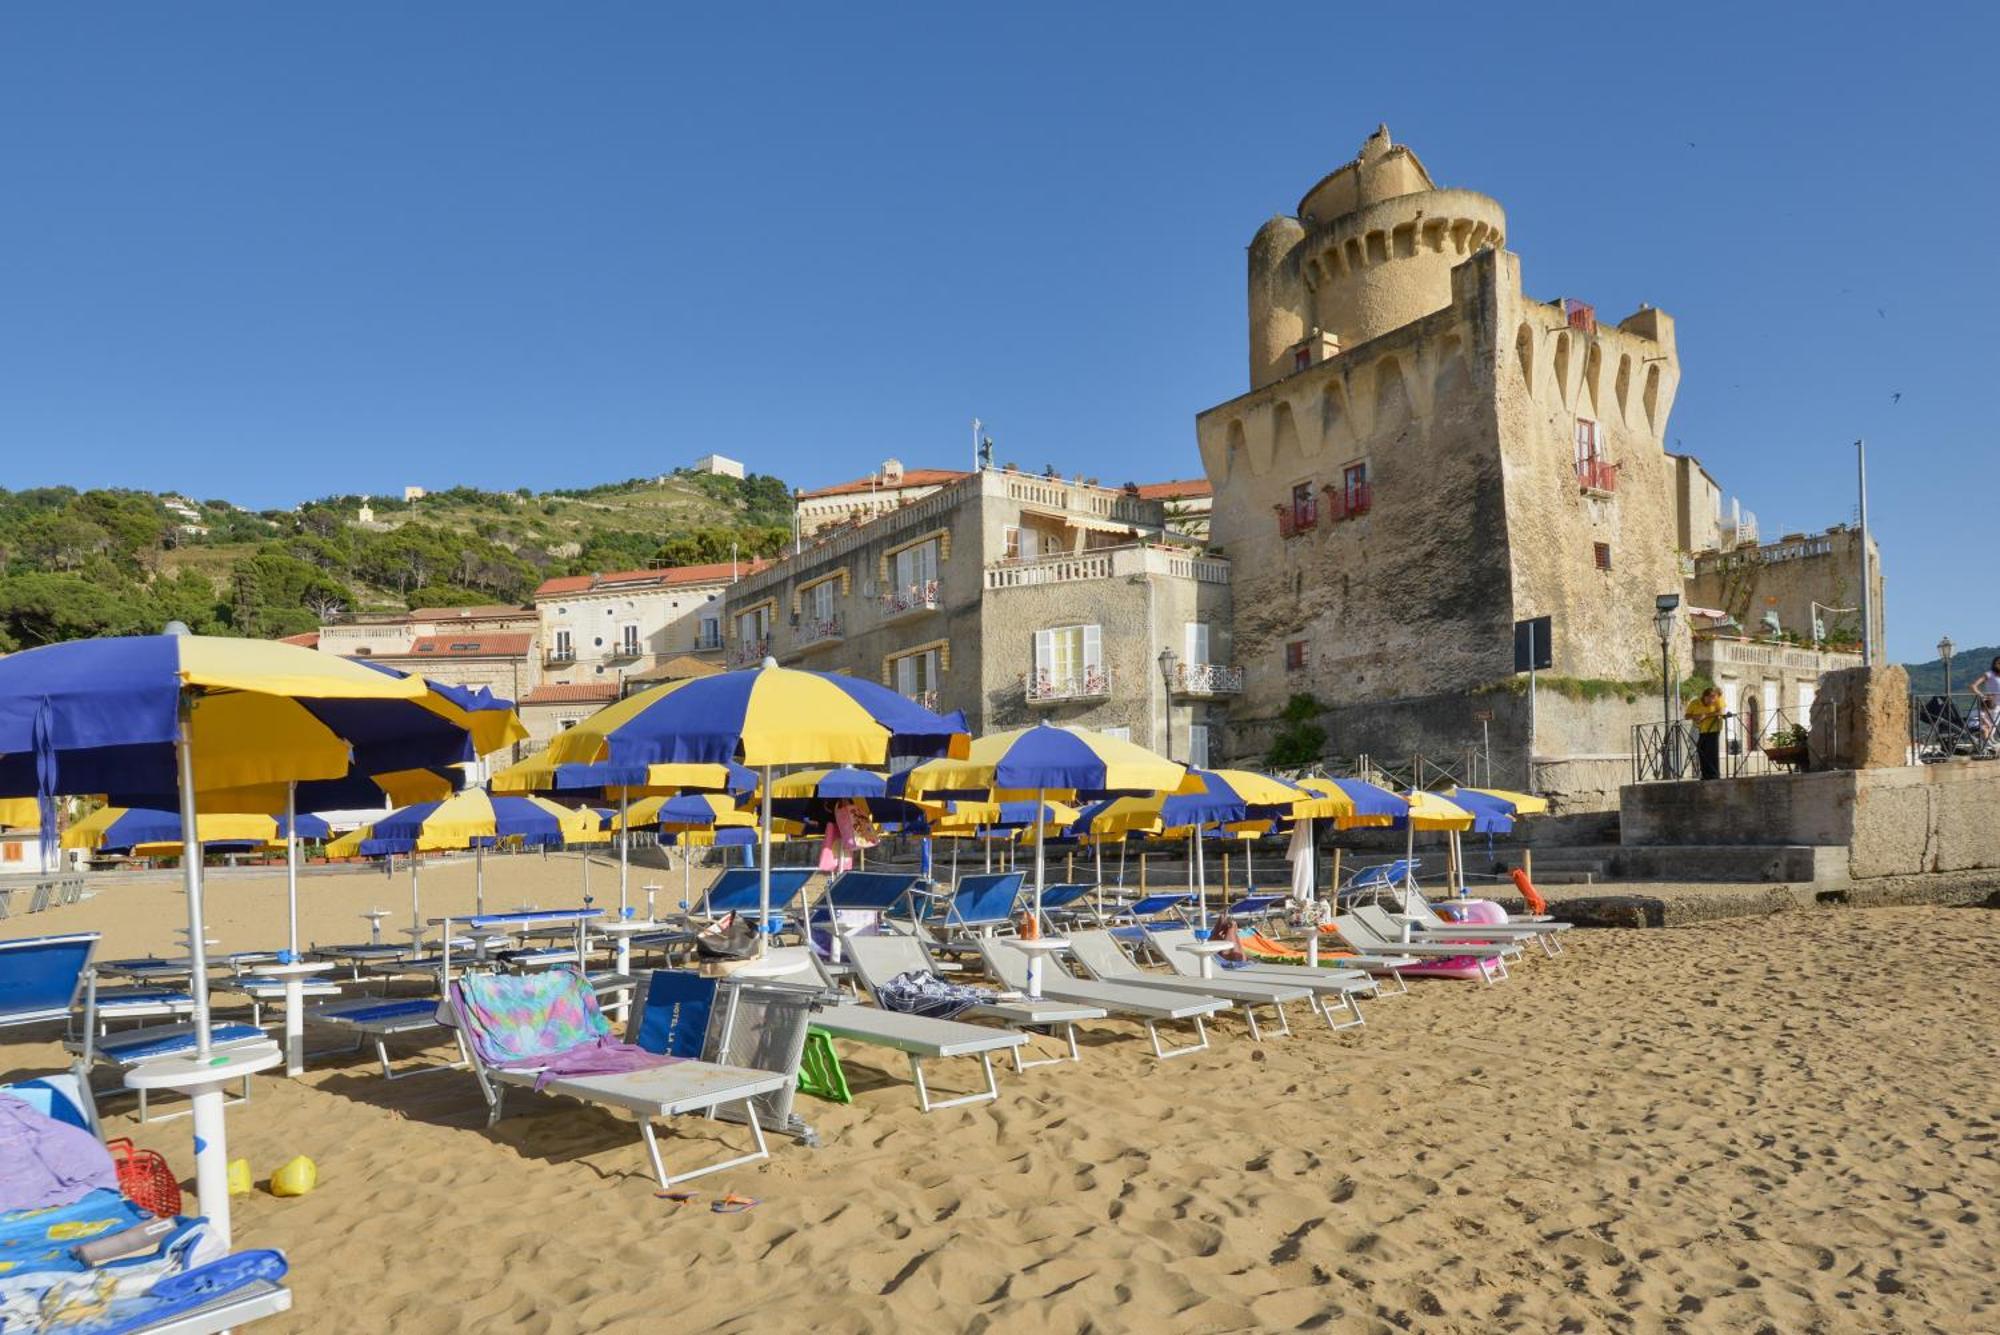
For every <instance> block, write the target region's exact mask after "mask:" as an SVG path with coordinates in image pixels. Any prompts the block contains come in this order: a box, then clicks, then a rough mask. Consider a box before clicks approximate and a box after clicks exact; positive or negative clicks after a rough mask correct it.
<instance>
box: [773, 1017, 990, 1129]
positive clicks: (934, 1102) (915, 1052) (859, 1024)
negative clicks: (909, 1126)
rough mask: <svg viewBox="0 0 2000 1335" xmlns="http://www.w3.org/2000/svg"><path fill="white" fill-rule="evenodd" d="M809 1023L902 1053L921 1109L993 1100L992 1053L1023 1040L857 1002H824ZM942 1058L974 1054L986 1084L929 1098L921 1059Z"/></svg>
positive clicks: (979, 1027)
mask: <svg viewBox="0 0 2000 1335" xmlns="http://www.w3.org/2000/svg"><path fill="white" fill-rule="evenodd" d="M813 1024H814V1025H815V1026H816V1027H818V1028H820V1029H824V1030H825V1031H826V1032H827V1033H829V1034H831V1035H833V1037H835V1038H845V1039H851V1040H853V1041H855V1042H858V1043H869V1044H873V1045H875V1046H876V1047H886V1048H895V1049H896V1050H898V1051H899V1052H902V1053H903V1054H904V1055H906V1056H907V1057H908V1058H909V1059H910V1078H911V1079H912V1081H914V1082H915V1084H916V1087H917V1107H918V1108H919V1109H921V1110H922V1111H924V1112H933V1111H935V1110H937V1109H939V1108H956V1107H958V1106H960V1105H961V1104H966V1103H989V1102H991V1101H992V1100H994V1099H997V1098H999V1097H1000V1087H999V1084H998V1083H997V1082H996V1081H995V1079H994V1076H993V1054H994V1053H996V1052H1004V1051H1008V1050H1011V1049H1014V1048H1019V1047H1021V1046H1023V1045H1024V1044H1026V1043H1027V1041H1028V1036H1027V1035H1026V1034H1023V1033H1020V1032H1018V1031H1016V1030H1012V1029H994V1028H991V1027H990V1026H987V1025H983V1024H965V1023H962V1022H960V1021H958V1020H933V1019H931V1018H929V1017H928V1016H923V1015H908V1014H905V1013H904V1012H902V1011H885V1010H882V1009H880V1008H879V1007H875V1006H864V1005H861V1004H860V1003H858V1002H853V1003H849V1004H847V1005H841V1006H828V1007H827V1008H826V1009H825V1010H822V1011H819V1012H818V1013H816V1014H815V1015H814V1016H813ZM944 1057H977V1058H978V1059H979V1065H980V1069H981V1070H982V1071H983V1072H984V1073H985V1076H986V1087H985V1088H984V1089H982V1090H976V1091H974V1092H973V1093H970V1094H959V1095H956V1096H954V1097H952V1098H948V1099H933V1098H931V1095H930V1088H929V1086H927V1085H926V1084H925V1083H924V1063H925V1062H926V1061H931V1060H935V1059H938V1058H944Z"/></svg>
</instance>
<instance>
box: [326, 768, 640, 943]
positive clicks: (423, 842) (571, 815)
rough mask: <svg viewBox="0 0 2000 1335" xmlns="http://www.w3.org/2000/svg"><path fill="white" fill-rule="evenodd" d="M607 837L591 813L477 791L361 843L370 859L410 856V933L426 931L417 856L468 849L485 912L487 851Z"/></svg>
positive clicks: (412, 812) (478, 904) (380, 824)
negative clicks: (507, 843)
mask: <svg viewBox="0 0 2000 1335" xmlns="http://www.w3.org/2000/svg"><path fill="white" fill-rule="evenodd" d="M608 838H609V836H607V835H606V834H605V833H604V832H603V823H602V820H601V818H600V817H599V816H598V814H597V813H596V812H595V811H592V810H590V809H589V808H581V809H574V810H573V809H571V808H569V807H564V806H558V805H557V804H556V803H554V802H551V801H549V800H547V799H546V798H541V797H495V796H493V795H492V794H491V793H489V792H487V791H486V790H485V789H483V788H473V789H469V790H467V791H466V792H463V793H460V794H458V795H457V796H456V797H450V798H446V799H445V800H444V801H442V802H419V803H417V804H415V805H414V806H408V807H404V808H403V809H402V810H401V811H395V812H391V813H390V814H389V815H387V816H384V817H383V818H382V819H380V820H378V821H376V822H374V823H373V824H372V825H371V826H370V827H369V831H368V834H367V836H366V837H365V838H363V839H362V840H360V842H359V851H360V852H361V853H362V854H363V855H364V856H367V857H389V856H393V855H395V854H397V853H408V854H410V927H411V930H412V931H413V932H418V933H421V931H422V930H423V926H424V922H423V911H422V908H421V901H420V899H419V895H418V890H417V857H416V855H417V854H418V853H433V852H441V851H443V850H445V849H457V848H469V849H471V850H473V854H474V859H475V861H474V868H473V895H474V912H476V913H484V912H486V863H485V850H486V849H487V848H489V847H491V846H493V845H494V844H497V843H499V842H500V841H502V840H518V841H520V842H521V843H524V844H528V845H531V846H541V847H551V846H553V847H560V846H561V845H563V844H570V843H603V842H605V841H606V840H607V839H608Z"/></svg>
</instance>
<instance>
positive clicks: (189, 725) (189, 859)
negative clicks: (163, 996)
mask: <svg viewBox="0 0 2000 1335" xmlns="http://www.w3.org/2000/svg"><path fill="white" fill-rule="evenodd" d="M174 760H175V762H176V764H177V765H178V766H179V769H180V775H179V778H180V786H181V791H180V799H181V882H182V885H183V887H184V888H185V889H186V892H187V914H188V968H189V970H190V976H189V978H188V993H189V996H190V997H191V998H192V1000H193V1003H194V1004H193V1007H192V1018H193V1021H194V1053H195V1060H196V1061H200V1062H206V1061H207V1060H208V1055H209V1047H210V1043H211V1039H210V1035H209V1032H208V941H207V931H208V929H207V927H206V925H205V924H204V923H203V921H202V905H201V890H202V886H201V859H202V853H201V829H200V826H199V825H197V824H196V813H195V796H194V700H193V699H192V698H191V697H190V696H189V695H188V693H187V692H186V691H182V692H181V699H180V730H179V732H177V733H176V734H175V737H174ZM225 1186H226V1184H225ZM227 1194H228V1193H227V1191H226V1190H225V1192H224V1195H225V1196H226V1195H227ZM202 1203H203V1204H204V1205H206V1204H207V1198H206V1197H204V1198H203V1202H202Z"/></svg>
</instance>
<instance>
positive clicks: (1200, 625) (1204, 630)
mask: <svg viewBox="0 0 2000 1335" xmlns="http://www.w3.org/2000/svg"><path fill="white" fill-rule="evenodd" d="M1186 641H1187V642H1186V645H1185V646H1184V647H1183V649H1182V651H1181V656H1182V658H1183V659H1184V660H1185V661H1186V663H1187V665H1188V666H1189V667H1206V666H1207V665H1208V623H1207V622H1206V621H1190V622H1188V623H1187V635H1186Z"/></svg>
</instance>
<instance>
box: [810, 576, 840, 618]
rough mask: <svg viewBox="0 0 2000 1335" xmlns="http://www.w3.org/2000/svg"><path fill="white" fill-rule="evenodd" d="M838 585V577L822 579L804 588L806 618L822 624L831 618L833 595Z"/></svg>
mask: <svg viewBox="0 0 2000 1335" xmlns="http://www.w3.org/2000/svg"><path fill="white" fill-rule="evenodd" d="M839 587H840V581H839V580H838V579H824V580H821V581H820V582H819V583H817V584H815V585H813V586H812V587H811V588H810V589H807V590H806V599H805V602H806V607H805V612H806V620H807V621H810V622H812V623H814V624H816V625H817V624H823V623H825V622H828V621H831V620H833V595H834V593H835V591H836V590H838V589H839Z"/></svg>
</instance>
